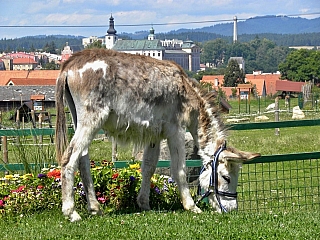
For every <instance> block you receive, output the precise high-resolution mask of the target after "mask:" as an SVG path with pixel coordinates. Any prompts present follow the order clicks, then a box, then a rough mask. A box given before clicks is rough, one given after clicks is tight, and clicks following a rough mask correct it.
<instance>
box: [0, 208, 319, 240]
mask: <svg viewBox="0 0 320 240" xmlns="http://www.w3.org/2000/svg"><path fill="white" fill-rule="evenodd" d="M318 216H319V212H317V211H314V212H306V211H302V212H298V211H297V212H294V213H281V212H280V213H277V212H273V213H243V212H241V213H231V214H222V215H219V214H216V213H212V212H209V211H206V212H204V213H202V214H194V213H191V212H186V211H183V212H167V213H164V212H147V213H134V214H113V215H105V216H103V217H91V216H86V217H84V219H83V221H81V222H77V223H70V222H68V221H67V220H65V219H64V218H63V216H62V214H61V213H60V212H58V211H50V212H40V213H37V214H33V215H30V216H20V217H17V218H12V219H7V220H2V221H1V222H0V232H1V239H6V240H10V239H12V240H13V239H90V240H91V239H117V240H120V239H318V237H319V231H320V227H319V218H318Z"/></svg>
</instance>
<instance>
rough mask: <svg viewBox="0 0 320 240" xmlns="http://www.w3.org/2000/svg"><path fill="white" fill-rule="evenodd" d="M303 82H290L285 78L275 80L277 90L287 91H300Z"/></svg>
mask: <svg viewBox="0 0 320 240" xmlns="http://www.w3.org/2000/svg"><path fill="white" fill-rule="evenodd" d="M303 85H305V82H292V81H286V80H282V81H280V80H278V81H276V90H277V91H288V92H302V86H303Z"/></svg>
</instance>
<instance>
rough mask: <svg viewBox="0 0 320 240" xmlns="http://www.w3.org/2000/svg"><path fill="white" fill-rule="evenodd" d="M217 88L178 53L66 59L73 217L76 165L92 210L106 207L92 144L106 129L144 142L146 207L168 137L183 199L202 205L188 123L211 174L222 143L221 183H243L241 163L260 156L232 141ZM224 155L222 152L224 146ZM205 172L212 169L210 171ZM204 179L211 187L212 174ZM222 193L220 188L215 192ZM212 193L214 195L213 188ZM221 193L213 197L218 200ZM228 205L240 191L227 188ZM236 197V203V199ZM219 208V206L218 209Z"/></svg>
mask: <svg viewBox="0 0 320 240" xmlns="http://www.w3.org/2000/svg"><path fill="white" fill-rule="evenodd" d="M212 97H213V96H212V94H211V95H210V94H209V95H208V94H204V93H202V92H201V90H200V88H199V86H198V84H197V83H196V82H195V81H193V80H191V79H189V78H188V77H187V75H186V74H185V73H184V71H183V70H182V68H181V67H180V66H178V65H177V64H175V63H173V62H171V61H160V60H156V59H153V58H151V57H147V56H142V55H131V54H126V53H121V52H116V51H113V50H106V49H90V50H83V51H81V52H78V53H76V54H74V55H73V56H72V57H70V58H69V59H68V60H67V61H66V62H65V63H64V64H63V66H62V67H61V72H60V74H59V76H58V79H57V84H56V108H57V121H56V134H55V136H56V152H57V160H58V162H59V163H60V164H61V179H62V212H63V214H64V215H65V216H66V217H68V218H69V219H70V221H71V222H74V221H78V220H80V219H81V217H80V216H79V214H78V213H77V212H76V210H75V203H74V193H73V185H74V173H75V171H76V170H77V169H79V171H80V176H81V178H82V181H83V184H84V188H85V192H86V197H87V203H88V211H89V212H90V213H91V214H98V215H100V214H102V211H101V209H100V206H99V203H98V201H97V199H96V196H95V191H94V186H93V181H92V177H91V174H90V161H89V155H88V148H89V145H90V143H91V141H92V140H93V138H94V136H95V134H96V133H97V132H98V131H99V130H100V129H103V130H105V131H106V132H107V133H108V134H109V135H110V136H113V137H114V138H115V139H116V140H117V142H120V143H121V142H123V143H127V142H130V141H131V142H133V143H134V144H137V145H140V146H144V147H145V150H144V155H143V162H142V166H141V169H142V178H143V179H142V184H141V189H140V191H139V194H138V197H137V203H138V205H139V207H140V208H141V210H150V206H149V193H150V179H151V177H152V175H153V174H154V171H155V169H156V165H157V162H158V158H159V151H160V141H161V140H162V139H167V142H168V147H169V150H170V156H171V173H172V176H173V178H174V180H175V181H176V183H177V185H178V189H179V192H180V196H181V200H182V204H183V207H184V208H185V209H186V210H191V211H193V212H196V213H200V212H201V210H200V209H199V208H198V207H197V206H196V204H195V202H194V200H193V199H192V197H191V194H190V191H189V188H188V184H187V181H186V165H185V146H184V144H185V142H184V136H185V131H186V128H188V129H189V131H190V132H191V134H192V136H193V138H194V141H195V143H196V145H197V146H198V149H199V154H200V156H201V157H202V159H203V163H204V166H205V170H204V171H203V173H202V175H203V176H205V178H207V176H208V174H210V173H211V172H213V171H212V169H211V165H210V163H211V162H213V158H214V156H215V153H216V152H217V150H219V149H222V146H223V151H221V153H220V154H218V159H217V160H218V161H215V163H216V164H217V168H216V169H217V176H218V178H217V181H218V182H217V184H216V185H217V190H221V191H224V192H232V191H235V190H236V182H237V178H238V165H239V164H241V163H242V162H243V161H248V160H251V159H253V158H256V157H258V156H260V155H259V154H257V153H249V152H243V151H238V150H236V149H234V148H230V147H225V142H226V130H225V128H224V126H223V123H222V121H221V120H220V118H219V115H218V109H217V107H216V105H215V104H213V103H212ZM64 100H66V102H67V104H68V107H69V109H70V112H71V115H72V120H73V123H74V129H75V133H74V136H73V137H72V139H71V141H70V143H69V144H68V142H67V134H66V132H67V131H66V130H67V129H66V118H65V112H64V107H65V106H64ZM216 155H217V154H216ZM202 179H204V177H203V178H202ZM201 182H202V187H203V188H204V189H209V188H211V187H210V184H209V179H208V182H207V183H206V182H205V181H204V180H202V181H201ZM215 194H216V193H215ZM211 197H212V196H211ZM217 201H218V200H214V199H213V200H212V203H213V207H215V208H218V207H217V206H218V205H217ZM219 201H220V202H221V203H222V204H223V206H225V208H227V209H228V210H232V209H234V208H236V201H235V198H233V197H229V196H222V197H221V198H219ZM229 202H230V203H229ZM218 211H219V209H218Z"/></svg>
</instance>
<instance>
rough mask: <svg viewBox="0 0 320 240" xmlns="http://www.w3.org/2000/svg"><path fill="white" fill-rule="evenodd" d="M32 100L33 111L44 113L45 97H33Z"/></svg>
mask: <svg viewBox="0 0 320 240" xmlns="http://www.w3.org/2000/svg"><path fill="white" fill-rule="evenodd" d="M30 100H31V101H32V110H36V111H44V100H45V95H42V94H41V95H31V96H30Z"/></svg>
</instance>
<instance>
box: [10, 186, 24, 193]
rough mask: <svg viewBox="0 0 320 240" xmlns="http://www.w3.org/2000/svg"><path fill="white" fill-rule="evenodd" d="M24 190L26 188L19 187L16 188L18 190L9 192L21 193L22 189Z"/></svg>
mask: <svg viewBox="0 0 320 240" xmlns="http://www.w3.org/2000/svg"><path fill="white" fill-rule="evenodd" d="M25 188H26V186H20V187H18V188H17V189H15V190H11V192H12V193H18V192H22V191H23V189H25Z"/></svg>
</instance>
